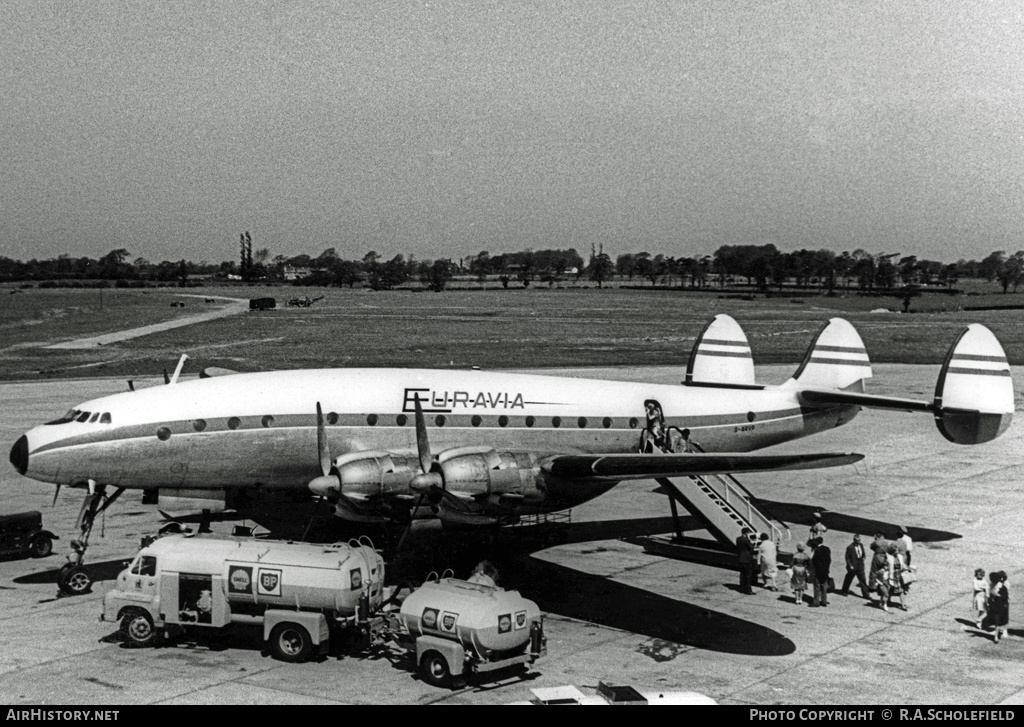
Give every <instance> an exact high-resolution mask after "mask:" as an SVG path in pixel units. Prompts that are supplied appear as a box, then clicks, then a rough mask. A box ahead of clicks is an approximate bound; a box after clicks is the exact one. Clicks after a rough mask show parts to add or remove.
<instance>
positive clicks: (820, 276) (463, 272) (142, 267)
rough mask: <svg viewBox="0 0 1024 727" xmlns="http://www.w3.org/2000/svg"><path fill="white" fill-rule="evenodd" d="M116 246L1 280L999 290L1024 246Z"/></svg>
mask: <svg viewBox="0 0 1024 727" xmlns="http://www.w3.org/2000/svg"><path fill="white" fill-rule="evenodd" d="M130 258H131V256H130V254H129V252H128V250H126V249H124V248H120V249H117V250H111V251H110V252H109V253H107V254H106V255H104V256H103V257H101V258H99V259H98V260H94V259H92V258H88V257H78V258H75V257H71V256H70V255H66V254H64V255H59V256H58V257H56V258H52V259H47V260H37V259H32V260H29V261H27V262H21V261H18V260H13V259H11V258H7V257H0V281H6V282H17V281H113V282H114V284H115V285H121V286H134V285H145V284H147V283H157V284H177V285H186V284H190V283H192V284H195V283H197V282H199V281H200V280H206V281H209V280H211V279H213V280H223V281H229V280H241V281H247V282H260V281H266V282H284V281H285V280H286V279H288V281H289V282H292V283H294V284H297V285H335V286H349V287H355V286H356V285H365V286H367V287H369V288H372V289H374V290H389V289H392V288H395V287H397V286H400V285H403V284H406V283H409V282H415V281H418V282H420V283H421V284H423V285H424V286H425V287H427V288H429V289H431V290H438V291H440V290H444V288H445V287H446V286H447V285H448V284H449V283H450V282H451V281H452V280H453V279H455V278H456V277H458V278H460V279H461V280H467V279H468V280H473V279H475V280H476V281H477V282H478V283H479V284H481V285H483V284H486V283H488V282H493V281H496V282H498V283H500V284H501V285H502V286H503V287H506V288H507V287H509V286H522V287H528V286H529V285H531V284H545V283H546V284H548V285H554V284H555V283H558V282H563V281H580V280H586V281H592V282H595V283H597V285H598V286H599V287H600V286H603V285H604V283H606V282H610V281H612V280H615V279H616V278H617V279H618V280H619V281H620V283H621V282H632V281H637V282H638V283H639V284H641V285H645V284H647V283H650V285H652V286H657V285H661V286H666V287H680V288H691V289H701V288H706V287H713V286H717V287H720V288H724V287H726V286H730V285H746V286H748V287H751V288H754V289H757V290H761V291H768V290H770V289H771V288H773V287H776V288H778V289H779V290H781V289H782V288H783V287H784V286H796V287H799V288H819V289H822V290H823V291H827V292H832V291H834V290H836V289H839V288H841V289H844V290H858V291H861V292H866V293H871V292H886V291H892V290H894V289H897V288H902V287H906V286H916V287H920V286H941V287H945V288H947V289H950V290H952V289H954V287H955V286H956V284H957V283H958V282H959V281H960V280H961V279H966V278H981V279H984V280H988V281H994V282H998V284H999V285H1000V286H1001V287H1002V290H1003V292H1004V293H1006V292H1009V291H1010V290H1011V289H1012V290H1013V291H1014V292H1016V290H1017V287H1018V286H1019V285H1020V283H1021V282H1024V251H1018V252H1016V253H1014V254H1012V255H1007V253H1006V252H1005V251H996V252H992V253H990V254H989V255H988V256H987V257H985V258H983V259H982V260H980V261H977V260H963V259H961V260H958V261H957V262H955V263H943V262H938V261H934V260H922V259H918V258H917V257H915V256H913V255H909V256H900V255H898V254H889V253H870V252H867V251H865V250H862V249H858V250H854V251H853V252H842V253H839V254H836V253H835V252H833V251H831V250H825V249H820V250H797V251H794V252H781V251H779V250H778V249H777V248H776V247H775V245H772V244H767V245H723V246H721V247H719V248H718V249H717V250H716V251H715V252H714V254H712V255H704V256H696V257H673V256H669V255H665V254H662V253H658V254H654V255H652V254H651V253H649V252H638V253H627V254H623V255H619V256H618V257H617V258H616V259H615V260H614V261H613V260H612V259H611V257H610V256H609V255H607V254H606V253H604V251H603V250H598V249H592V250H591V251H590V256H589V259H588V260H587V261H584V259H583V256H581V255H580V254H579V253H578V252H577V251H576V250H575V249H573V248H569V249H567V250H555V249H552V250H523V251H519V252H512V253H503V254H497V255H491V254H490V253H489V252H488V251H481V252H480V253H478V254H477V255H473V256H469V257H466V258H461V259H458V260H453V259H443V258H442V259H437V260H416V259H414V258H413V257H412V256H410V257H408V258H406V257H405V256H403V255H395V256H394V257H391V258H389V259H385V257H384V256H382V255H381V254H380V253H378V252H377V251H375V250H371V251H369V252H367V253H366V254H365V255H363V256H362V258H359V259H351V260H350V259H345V258H342V257H341V256H340V255H339V254H338V252H337V250H336V249H335V248H333V247H332V248H328V249H326V250H324V251H323V252H322V253H320V254H319V255H317V256H316V257H313V256H311V255H308V254H301V255H295V256H292V257H286V256H284V255H278V256H276V257H274V258H273V259H271V257H270V252H269V250H268V249H266V248H262V249H257V250H256V251H255V252H254V251H253V249H252V242H251V237H248V233H246V234H244V235H242V243H241V255H240V260H239V262H237V263H236V262H233V261H223V262H220V263H208V262H206V261H201V262H198V263H196V262H191V261H187V260H180V261H176V262H174V261H163V262H159V263H151V262H149V261H148V260H146V259H144V258H141V257H140V258H135V259H134V260H132V259H130Z"/></svg>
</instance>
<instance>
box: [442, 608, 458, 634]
mask: <svg viewBox="0 0 1024 727" xmlns="http://www.w3.org/2000/svg"><path fill="white" fill-rule="evenodd" d="M458 620H459V614H457V613H450V612H448V611H445V612H444V613H442V614H441V630H442V631H446V632H448V633H449V634H453V633H455V624H456V623H457V622H458Z"/></svg>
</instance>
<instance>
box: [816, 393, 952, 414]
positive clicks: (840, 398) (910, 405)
mask: <svg viewBox="0 0 1024 727" xmlns="http://www.w3.org/2000/svg"><path fill="white" fill-rule="evenodd" d="M798 396H799V398H800V403H801V404H802V405H803V406H829V405H832V404H849V405H853V406H863V407H865V408H868V409H891V410H894V411H933V410H934V409H935V407H934V406H933V405H932V403H931V402H928V401H921V400H919V399H899V398H896V397H892V396H876V395H874V394H860V393H857V392H852V391H834V390H831V389H801V390H800V392H799V394H798Z"/></svg>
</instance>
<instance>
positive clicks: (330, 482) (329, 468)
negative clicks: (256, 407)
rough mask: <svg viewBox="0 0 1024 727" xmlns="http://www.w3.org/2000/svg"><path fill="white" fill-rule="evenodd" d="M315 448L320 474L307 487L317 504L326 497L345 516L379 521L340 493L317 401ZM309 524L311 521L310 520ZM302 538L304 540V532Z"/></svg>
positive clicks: (378, 517)
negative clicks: (314, 496) (317, 498)
mask: <svg viewBox="0 0 1024 727" xmlns="http://www.w3.org/2000/svg"><path fill="white" fill-rule="evenodd" d="M316 448H317V455H318V457H319V460H320V476H319V477H314V478H313V479H312V480H310V482H309V485H308V487H309V490H310V492H312V493H313V494H314V495H317V496H319V498H320V499H319V500H318V502H317V504H318V505H319V504H320V503H321V502H323V501H324V499H326V500H327V501H328V502H329V503H331V504H332V505H334V506H336V507H340V508H343V509H344V510H345V511H346V513H347V515H346V516H347V517H348V518H349V519H351V520H358V521H362V522H380V521H381V516H380V515H377V514H373V513H370V514H367V513H365V512H363V510H362V508H360V506H359V505H357V504H356V503H354V502H353V501H352V500H351V499H350V498H348V497H345V495H344V494H343V493H342V491H341V490H342V484H343V483H342V481H341V473H340V472H339V471H338V468H337V467H335V466H334V459H333V458H332V457H331V447H330V443H329V442H328V441H327V427H326V426H325V425H324V412H323V409H322V408H321V406H320V402H319V401H318V402H317V403H316ZM311 524H312V521H310V525H311ZM309 527H310V526H309V525H307V526H306V532H307V533H308V532H309ZM303 540H305V534H304V535H303Z"/></svg>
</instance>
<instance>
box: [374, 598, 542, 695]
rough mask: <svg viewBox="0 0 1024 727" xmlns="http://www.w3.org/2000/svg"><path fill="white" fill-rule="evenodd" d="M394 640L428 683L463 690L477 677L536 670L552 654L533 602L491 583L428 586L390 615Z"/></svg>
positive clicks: (403, 602) (540, 618)
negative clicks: (467, 681) (534, 666)
mask: <svg viewBox="0 0 1024 727" xmlns="http://www.w3.org/2000/svg"><path fill="white" fill-rule="evenodd" d="M388 621H389V635H390V637H391V638H392V640H393V641H394V642H395V643H397V644H398V645H399V646H402V647H404V648H405V649H406V650H407V651H408V652H409V654H410V656H413V655H414V656H415V659H416V665H417V669H418V671H419V673H420V675H421V677H422V678H423V680H424V681H425V682H427V683H428V684H431V685H433V686H438V687H459V686H462V685H463V684H464V683H465V678H466V677H467V676H470V675H473V674H479V673H482V672H490V671H495V670H497V669H503V668H506V667H513V666H516V665H522V666H525V665H528V664H532V663H533V662H534V661H536V660H537V659H538V658H540V657H541V656H543V655H545V654H546V653H547V639H546V638H545V637H544V620H543V616H542V615H541V612H540V609H539V608H538V607H537V604H536V603H534V602H533V601H528V600H527V599H525V598H523V597H522V596H520V595H519V592H518V591H506V590H504V589H501V588H498V587H497V586H495V585H491V584H490V583H486V582H474V581H473V579H470V580H469V581H463V580H458V579H455V578H442V579H440V580H436V581H430V580H428V581H427V582H426V583H424V584H423V585H422V586H420V587H419V588H418V589H416V590H415V591H413V592H412V593H410V594H409V595H408V596H407V597H406V598H405V600H403V601H402V604H401V609H400V610H399V611H398V613H397V614H395V613H392V614H389V619H388Z"/></svg>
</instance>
